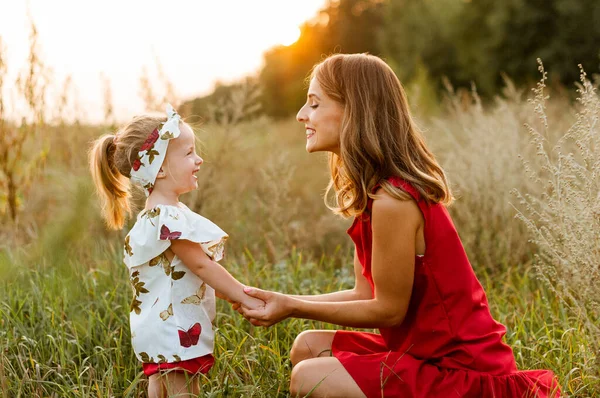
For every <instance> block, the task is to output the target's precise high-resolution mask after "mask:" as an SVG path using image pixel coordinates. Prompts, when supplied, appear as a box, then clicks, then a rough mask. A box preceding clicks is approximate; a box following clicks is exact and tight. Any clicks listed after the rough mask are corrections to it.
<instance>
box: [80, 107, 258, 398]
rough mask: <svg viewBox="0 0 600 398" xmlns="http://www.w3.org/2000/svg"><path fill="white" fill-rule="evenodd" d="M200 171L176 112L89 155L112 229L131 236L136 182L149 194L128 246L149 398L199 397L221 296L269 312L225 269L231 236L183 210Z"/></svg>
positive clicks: (135, 334)
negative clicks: (128, 224) (126, 227)
mask: <svg viewBox="0 0 600 398" xmlns="http://www.w3.org/2000/svg"><path fill="white" fill-rule="evenodd" d="M201 164H202V158H200V156H198V155H197V154H196V149H195V139H194V133H193V132H192V130H191V128H190V127H189V126H188V125H187V124H185V123H183V122H182V121H181V120H180V117H179V115H178V114H177V113H176V112H175V110H174V109H173V108H172V107H170V106H168V107H167V116H166V117H154V116H139V117H136V118H134V119H133V120H132V121H131V122H130V123H129V124H128V125H127V126H125V127H124V128H123V129H122V130H121V131H119V132H118V133H117V134H116V135H104V136H102V137H100V138H99V139H98V140H97V141H96V142H95V143H94V145H93V147H92V149H91V152H90V169H91V173H92V176H93V179H94V183H95V185H96V188H97V191H98V193H99V195H100V198H101V199H102V203H103V216H104V218H105V219H106V221H107V224H108V226H109V227H111V228H113V229H120V228H122V227H123V224H124V220H125V216H126V214H128V213H130V203H129V198H130V193H129V188H130V182H129V180H131V181H133V182H135V183H138V184H139V185H141V186H142V187H143V189H144V191H145V193H146V196H147V200H146V206H145V209H144V210H143V211H142V212H140V213H139V214H138V216H137V219H136V222H135V225H134V226H133V228H132V229H131V231H130V232H129V234H128V235H127V237H126V238H125V245H124V260H125V265H126V266H127V267H128V269H129V273H130V279H131V284H132V287H133V290H134V296H133V299H132V302H131V308H130V324H131V341H132V345H133V349H134V351H135V354H136V356H137V357H138V359H139V360H140V361H142V367H143V370H144V373H145V374H146V375H147V376H149V386H148V395H149V396H150V397H161V396H163V395H164V394H165V393H167V394H168V395H169V396H171V394H177V393H183V392H186V391H187V392H190V393H192V394H199V393H200V383H199V377H200V376H199V373H206V372H208V370H209V369H210V368H211V366H212V365H213V362H214V358H213V356H212V351H213V330H212V321H213V319H214V317H215V290H216V291H217V292H218V293H219V297H222V298H226V299H228V300H230V301H235V302H239V303H242V305H244V306H246V307H248V308H254V309H258V308H259V307H260V306H261V305H263V304H264V303H263V302H262V301H260V300H257V299H254V298H251V297H249V296H247V295H245V294H244V292H243V288H244V286H243V285H242V284H241V283H239V282H238V281H237V280H236V279H234V278H233V277H232V276H231V275H230V274H229V273H228V272H227V271H226V270H225V269H224V268H223V267H221V266H220V265H219V264H218V263H217V262H216V261H219V260H221V258H222V257H223V249H224V243H225V241H226V239H227V237H228V236H227V234H226V233H225V232H223V231H222V230H221V229H220V228H219V227H218V226H216V225H215V224H213V223H212V222H211V221H209V220H207V219H206V218H204V217H202V216H200V215H198V214H196V213H194V212H193V211H191V210H190V209H189V208H188V207H187V206H185V205H184V204H183V203H181V202H179V195H181V194H184V193H186V192H189V191H191V190H193V189H196V188H197V187H198V182H197V177H196V173H197V172H198V171H199V170H200V165H201ZM213 289H214V290H213ZM169 370H172V371H169ZM186 373H187V374H186ZM178 396H187V395H178ZM194 396H195V395H194Z"/></svg>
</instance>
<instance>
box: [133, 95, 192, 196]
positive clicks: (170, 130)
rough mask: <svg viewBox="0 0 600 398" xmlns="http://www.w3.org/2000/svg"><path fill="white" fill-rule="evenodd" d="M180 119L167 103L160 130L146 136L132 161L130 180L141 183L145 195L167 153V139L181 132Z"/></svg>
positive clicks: (175, 136) (148, 193)
mask: <svg viewBox="0 0 600 398" xmlns="http://www.w3.org/2000/svg"><path fill="white" fill-rule="evenodd" d="M180 121H181V117H180V116H179V115H178V114H177V112H175V109H173V107H172V106H171V105H168V104H167V121H166V122H165V123H164V124H163V125H162V127H161V129H160V130H159V129H158V128H157V129H154V131H153V132H152V133H151V134H150V135H149V136H148V138H146V141H145V142H144V144H143V145H142V147H141V148H140V150H139V152H138V158H137V159H136V160H135V162H133V167H132V168H131V174H130V175H131V181H133V182H134V183H137V184H139V185H141V186H142V188H144V192H145V193H146V196H149V195H150V194H151V193H152V188H154V182H155V181H156V176H157V175H158V172H159V170H160V167H161V166H162V163H163V161H164V160H165V155H166V154H167V147H168V146H169V141H170V140H172V139H173V138H177V137H179V134H181V131H180V130H179V122H180ZM159 138H160V139H159Z"/></svg>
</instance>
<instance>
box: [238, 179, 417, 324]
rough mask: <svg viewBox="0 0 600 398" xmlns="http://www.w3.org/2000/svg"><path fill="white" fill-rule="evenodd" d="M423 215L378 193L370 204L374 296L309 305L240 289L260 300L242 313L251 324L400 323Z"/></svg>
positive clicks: (409, 202)
mask: <svg viewBox="0 0 600 398" xmlns="http://www.w3.org/2000/svg"><path fill="white" fill-rule="evenodd" d="M423 222H424V221H423V216H422V214H421V212H420V210H419V208H418V206H417V204H416V202H414V201H413V200H407V201H400V200H397V199H394V198H392V197H391V196H389V195H388V194H387V193H385V192H384V191H382V190H380V193H379V195H378V198H377V199H376V200H374V201H373V209H372V215H371V227H372V231H373V246H372V247H373V254H372V261H371V267H372V274H373V282H374V285H375V297H374V298H370V299H367V300H352V301H344V302H314V301H308V300H303V299H301V298H298V297H292V296H287V295H284V294H280V293H274V292H266V291H262V290H258V289H246V290H245V291H246V293H247V294H250V295H252V296H253V297H256V298H260V299H262V300H263V301H265V303H266V305H265V308H264V309H262V310H243V312H244V315H245V316H246V317H247V318H249V319H250V320H251V322H252V323H253V324H254V325H261V326H269V325H272V324H274V323H277V322H279V321H281V320H283V319H285V318H287V317H296V318H305V319H313V320H318V321H323V322H328V323H333V324H337V325H342V326H350V327H360V328H377V327H389V326H394V325H398V324H400V323H402V321H403V320H404V316H405V315H406V311H407V310H408V304H409V302H410V296H411V293H412V285H413V278H414V267H415V242H416V234H417V230H418V229H419V226H421V225H423Z"/></svg>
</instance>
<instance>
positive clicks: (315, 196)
mask: <svg viewBox="0 0 600 398" xmlns="http://www.w3.org/2000/svg"><path fill="white" fill-rule="evenodd" d="M0 65H1V63H0ZM0 70H1V67H0ZM0 76H2V75H1V73H0ZM144 84H146V87H144ZM544 84H545V80H542V82H541V86H538V88H537V91H536V92H535V93H534V97H533V98H531V99H532V101H533V102H532V103H529V102H528V98H527V97H528V95H527V93H526V92H524V91H522V90H519V89H517V88H515V87H514V86H512V84H511V83H510V81H508V80H507V84H506V89H505V91H504V92H503V93H501V95H499V96H498V97H497V98H496V99H495V101H493V102H491V103H486V104H484V103H482V101H481V100H480V99H479V98H478V96H477V94H476V91H475V90H473V91H472V92H471V93H467V94H463V93H455V92H453V90H452V89H451V88H449V92H448V96H447V99H446V102H445V103H444V104H441V108H442V109H444V110H443V111H442V113H441V114H437V115H435V116H431V115H427V114H421V115H420V120H421V124H422V126H423V128H424V130H425V136H426V139H427V142H428V143H429V145H430V146H431V147H432V149H433V151H434V153H436V155H437V156H438V158H439V159H440V161H441V164H442V166H443V167H444V168H445V169H446V171H447V172H448V175H449V178H450V182H451V184H452V186H453V188H454V189H455V192H456V193H457V194H458V200H457V202H456V204H455V205H453V206H452V207H451V209H450V211H451V213H452V216H453V218H454V221H455V224H456V226H457V228H458V231H459V234H460V236H461V238H462V240H463V242H464V244H465V248H466V251H467V253H468V255H469V258H470V259H471V261H472V264H473V267H474V269H475V272H476V273H477V275H478V276H479V277H480V279H481V281H482V283H483V285H484V287H485V289H486V292H487V294H488V299H489V302H490V309H491V311H492V314H493V315H494V317H496V318H497V319H498V320H499V321H500V322H502V323H504V324H505V325H506V326H507V329H508V332H507V335H506V340H507V342H508V343H509V344H510V345H511V346H512V347H513V350H514V352H515V357H516V360H517V363H518V366H519V367H520V368H523V369H533V368H549V369H552V370H554V371H555V372H556V373H557V374H558V375H559V377H560V380H561V384H562V385H563V389H564V395H565V396H574V397H589V396H594V394H597V391H599V390H600V379H599V375H598V364H597V361H598V359H597V358H598V355H597V349H598V341H599V339H598V336H597V334H596V333H597V326H598V286H599V285H598V283H597V282H595V279H594V278H597V270H598V268H597V264H599V262H598V255H599V250H598V231H599V230H600V229H599V228H598V222H599V221H598V167H599V166H598V164H599V162H600V161H599V157H598V126H597V118H598V93H597V92H596V91H595V89H594V88H593V86H592V85H590V83H589V82H588V81H587V80H585V79H584V80H582V85H581V86H580V88H579V89H580V97H581V100H580V101H579V103H578V104H576V105H573V104H571V103H570V102H569V101H568V100H567V99H564V98H552V99H546V95H545V91H544V90H541V89H540V87H542V88H544V87H543V86H544ZM141 85H142V88H141V89H140V93H141V95H142V96H143V97H144V100H146V101H147V103H148V104H154V105H156V106H159V103H161V102H164V101H165V98H166V97H167V96H168V95H167V96H165V95H163V94H159V92H160V90H157V89H155V88H154V87H153V86H152V85H151V84H150V80H149V79H146V81H145V82H144V80H143V79H142V81H141ZM163 85H165V84H164V82H163ZM63 87H64V89H63V91H64V94H65V95H64V96H63V98H62V99H61V101H59V103H60V104H63V105H61V106H62V108H61V109H62V110H61V111H60V112H58V113H57V114H58V115H65V117H62V116H58V118H57V119H56V120H55V121H54V122H53V123H52V124H46V125H45V127H44V132H45V133H44V134H45V136H46V137H47V140H48V145H49V146H50V148H52V151H51V152H49V154H48V157H47V159H46V163H45V167H44V168H36V169H35V172H36V175H37V179H35V183H33V184H31V186H30V190H29V191H28V192H27V194H26V196H24V199H25V200H24V201H23V208H22V211H21V213H20V223H19V227H18V228H19V229H18V230H17V229H15V227H14V226H12V225H11V226H9V224H8V223H6V222H3V223H2V226H1V227H0V238H1V239H0V395H2V396H10V397H13V396H15V397H25V396H27V397H29V396H31V397H42V396H43V397H48V396H50V397H89V396H95V397H110V396H125V397H136V396H143V392H144V391H145V389H146V379H145V378H144V377H143V375H142V374H141V371H140V366H139V364H138V363H137V361H136V360H135V358H134V356H133V354H132V352H131V345H130V339H129V328H128V324H127V322H128V318H127V314H128V301H129V293H130V290H129V286H128V279H127V275H126V269H125V267H124V266H123V265H122V245H121V242H122V239H123V235H124V231H120V232H113V231H107V230H106V229H105V227H104V224H103V222H102V219H101V218H100V215H99V214H100V212H99V209H98V204H97V201H96V199H95V198H94V196H93V195H92V192H93V190H92V186H91V181H90V178H89V174H88V170H87V166H86V151H87V148H88V147H89V143H90V141H91V140H93V139H94V138H96V137H97V136H99V135H101V134H102V133H104V132H106V131H110V130H111V129H113V128H115V126H111V124H112V121H110V120H108V121H107V123H106V125H102V126H89V125H85V124H83V123H81V122H80V121H77V118H76V117H75V119H71V120H67V119H66V118H67V116H68V117H70V118H71V117H72V116H73V115H72V113H71V114H69V112H67V111H65V110H64V109H66V108H68V107H72V108H76V106H77V105H76V104H73V103H72V102H73V101H72V100H70V99H69V98H68V95H67V92H68V90H69V88H68V87H69V84H68V82H66V83H65V85H64V86H63ZM105 87H106V92H105V93H106V95H105V110H106V114H107V116H109V118H110V117H112V116H110V115H112V114H113V113H112V101H111V99H110V98H111V95H110V89H109V88H110V85H109V82H108V81H106V82H105ZM168 87H169V86H168V84H167V85H165V90H164V91H165V92H169V88H168ZM171 91H172V92H174V90H171ZM38 98H39V97H38ZM256 99H257V90H256V88H255V87H252V86H246V87H242V88H241V91H239V92H236V93H235V94H234V96H233V97H232V98H230V100H229V101H228V102H226V103H223V104H220V106H219V108H216V109H215V112H220V113H219V115H213V117H208V118H207V119H209V120H211V122H210V123H205V124H199V125H197V126H196V130H197V135H198V137H199V139H200V140H201V142H202V148H203V150H202V155H203V158H204V159H205V163H204V164H203V166H202V171H201V173H200V174H199V177H200V178H199V179H200V189H199V190H198V191H196V192H193V193H190V194H187V195H186V196H185V197H183V198H182V200H183V201H185V202H186V203H188V204H189V205H190V207H192V208H193V209H194V210H196V211H199V212H201V213H202V214H203V215H204V216H206V217H208V218H209V219H212V220H213V221H215V222H216V223H217V224H219V225H220V226H221V227H222V228H223V229H224V230H225V231H227V232H228V233H229V234H230V237H231V239H230V243H229V244H228V252H227V256H226V259H225V261H223V265H224V266H226V267H227V268H228V269H229V270H230V271H231V272H232V273H233V274H234V275H236V276H237V277H238V278H239V279H240V280H241V281H242V282H243V283H247V284H251V285H257V286H261V287H263V288H266V289H274V290H279V291H287V292H295V293H307V294H312V293H317V292H328V291H334V290H337V289H340V288H348V287H350V286H352V283H353V274H352V250H353V246H352V243H351V241H350V240H349V239H348V237H347V236H346V234H345V229H346V228H347V227H348V225H349V223H350V220H343V219H340V218H338V217H336V216H334V215H333V214H331V212H330V211H329V210H328V209H327V208H326V207H325V206H324V204H323V200H322V195H323V193H324V189H325V187H326V185H327V180H328V175H327V165H326V158H325V156H322V155H310V156H309V155H307V154H306V152H305V149H304V146H305V135H304V132H303V130H302V126H301V125H300V124H299V123H297V122H295V121H294V120H292V119H290V120H285V121H277V122H275V121H272V120H269V119H267V118H264V117H262V118H255V119H252V120H249V119H248V118H246V117H244V115H246V112H247V111H248V110H251V113H255V111H256ZM168 100H169V101H173V99H168ZM38 101H42V100H38ZM175 101H176V99H175ZM43 105H45V104H37V105H36V107H38V108H40V109H41V108H42V106H43ZM154 105H153V106H154ZM227 107H230V108H227ZM524 125H527V126H528V127H527V128H526V127H524ZM564 131H567V134H566V135H565V134H564ZM561 137H562V138H561ZM532 138H533V143H531V141H532ZM31 142H33V141H31ZM557 143H558V144H559V145H558V146H556V144H557ZM570 153H572V154H570ZM540 154H541V156H540ZM520 159H522V160H523V161H525V162H527V163H526V164H527V167H528V169H527V168H525V167H524V166H523V163H522V162H521V160H520ZM528 175H533V176H534V178H533V179H530V178H528ZM5 189H6V188H2V192H4V193H6V190H5ZM511 191H515V192H518V193H519V195H520V196H518V197H517V198H519V199H521V200H522V203H521V204H519V203H515V197H514V196H513V197H511V195H510V193H511ZM136 200H138V205H142V202H141V201H142V200H143V197H142V196H137V197H136ZM511 202H512V204H511ZM513 206H517V207H518V209H519V210H518V211H516V210H515V208H514V207H513ZM515 214H517V215H518V218H515ZM4 217H5V219H4V220H3V221H5V220H6V219H7V217H8V215H6V214H5V215H4ZM523 221H524V222H523ZM131 223H132V220H130V224H129V226H131ZM532 265H535V268H533V267H532ZM594 266H596V268H594ZM536 270H537V272H534V271H536ZM594 272H596V273H594ZM539 275H541V276H542V280H540V278H539V277H538V276H539ZM218 313H219V316H218V321H217V324H216V327H217V340H216V348H215V353H216V356H217V358H218V359H219V360H218V361H217V365H216V366H215V368H214V369H213V371H212V372H211V377H210V378H209V379H207V380H205V381H204V383H203V391H204V395H205V396H210V397H222V396H253V397H254V396H256V397H274V396H275V397H283V396H288V395H289V391H288V386H287V382H288V379H289V372H290V364H289V357H288V354H289V351H288V350H289V348H290V345H291V343H292V341H293V339H294V337H295V336H296V335H297V334H298V333H299V332H300V331H302V330H304V329H307V328H316V327H318V328H332V326H331V325H326V324H322V323H318V322H310V321H304V320H296V319H294V320H288V321H286V322H284V323H282V324H279V325H276V326H275V327H273V328H270V329H258V328H253V327H251V326H250V325H249V324H248V323H247V322H246V321H245V320H244V319H243V318H241V317H239V316H238V315H237V314H236V313H234V312H233V311H231V309H230V308H229V307H228V306H227V305H226V304H225V303H222V302H221V303H219V307H218Z"/></svg>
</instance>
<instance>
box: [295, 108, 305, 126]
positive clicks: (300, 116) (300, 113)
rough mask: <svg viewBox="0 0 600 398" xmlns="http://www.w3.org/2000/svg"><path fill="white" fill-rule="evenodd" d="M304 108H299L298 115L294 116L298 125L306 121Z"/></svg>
mask: <svg viewBox="0 0 600 398" xmlns="http://www.w3.org/2000/svg"><path fill="white" fill-rule="evenodd" d="M305 107H306V105H304V106H303V107H302V108H300V110H299V111H298V114H297V115H296V120H297V121H299V122H300V123H305V122H306V120H307V118H306V115H305V114H304V108H305Z"/></svg>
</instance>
